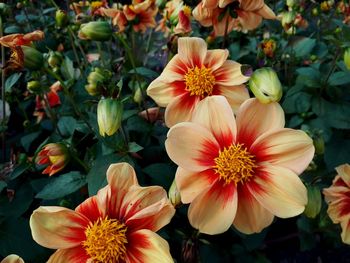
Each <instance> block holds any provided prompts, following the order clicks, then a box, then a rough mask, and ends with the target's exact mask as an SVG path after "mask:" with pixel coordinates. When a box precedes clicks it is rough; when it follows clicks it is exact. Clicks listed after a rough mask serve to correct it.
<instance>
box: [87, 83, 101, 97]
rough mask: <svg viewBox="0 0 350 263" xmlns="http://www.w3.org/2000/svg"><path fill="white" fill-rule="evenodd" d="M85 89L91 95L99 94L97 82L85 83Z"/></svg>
mask: <svg viewBox="0 0 350 263" xmlns="http://www.w3.org/2000/svg"><path fill="white" fill-rule="evenodd" d="M85 90H86V91H87V93H89V95H91V96H97V95H98V90H97V84H96V83H90V84H87V85H85Z"/></svg>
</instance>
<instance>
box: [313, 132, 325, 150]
mask: <svg viewBox="0 0 350 263" xmlns="http://www.w3.org/2000/svg"><path fill="white" fill-rule="evenodd" d="M314 146H315V152H316V154H324V149H325V145H324V139H323V137H322V136H321V135H318V136H316V137H315V138H314Z"/></svg>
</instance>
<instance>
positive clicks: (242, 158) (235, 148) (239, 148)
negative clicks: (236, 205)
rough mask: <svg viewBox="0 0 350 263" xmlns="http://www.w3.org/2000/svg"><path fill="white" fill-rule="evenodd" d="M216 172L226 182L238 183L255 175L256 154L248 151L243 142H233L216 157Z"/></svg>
mask: <svg viewBox="0 0 350 263" xmlns="http://www.w3.org/2000/svg"><path fill="white" fill-rule="evenodd" d="M214 161H215V166H214V167H213V168H214V170H215V172H216V173H217V174H219V176H220V179H222V180H224V181H225V184H228V183H231V182H234V183H235V184H236V185H237V184H238V183H239V182H241V183H244V182H245V181H247V180H249V179H250V177H252V176H253V175H254V168H255V167H257V165H256V162H255V156H254V155H252V154H251V153H250V152H248V151H247V148H246V147H244V145H242V144H233V145H230V147H228V148H226V147H225V148H224V150H223V151H220V152H219V156H218V157H216V158H215V159H214Z"/></svg>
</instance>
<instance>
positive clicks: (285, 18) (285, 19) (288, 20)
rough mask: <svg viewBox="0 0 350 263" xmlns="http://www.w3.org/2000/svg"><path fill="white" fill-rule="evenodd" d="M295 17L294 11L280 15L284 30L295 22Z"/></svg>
mask: <svg viewBox="0 0 350 263" xmlns="http://www.w3.org/2000/svg"><path fill="white" fill-rule="evenodd" d="M295 17H296V13H295V12H294V11H289V12H284V13H283V14H282V21H281V23H282V26H283V27H284V28H286V27H288V28H289V27H290V25H291V24H292V23H293V22H294V20H295Z"/></svg>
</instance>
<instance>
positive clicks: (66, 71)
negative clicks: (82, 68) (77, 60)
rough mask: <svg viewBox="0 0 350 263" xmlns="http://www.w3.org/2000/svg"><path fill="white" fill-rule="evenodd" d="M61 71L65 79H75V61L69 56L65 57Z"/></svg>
mask: <svg viewBox="0 0 350 263" xmlns="http://www.w3.org/2000/svg"><path fill="white" fill-rule="evenodd" d="M61 73H62V75H63V77H64V79H65V80H71V79H74V75H75V70H74V67H73V62H72V60H70V59H69V58H68V57H67V56H66V57H65V58H64V60H63V62H62V65H61Z"/></svg>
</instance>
